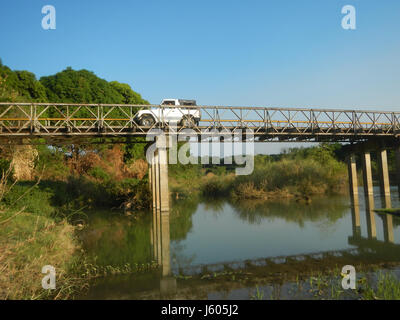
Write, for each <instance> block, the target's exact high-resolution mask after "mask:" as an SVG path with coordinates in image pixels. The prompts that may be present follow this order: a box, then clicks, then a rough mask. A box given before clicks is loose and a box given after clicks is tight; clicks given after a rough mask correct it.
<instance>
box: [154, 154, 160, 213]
mask: <svg viewBox="0 0 400 320" xmlns="http://www.w3.org/2000/svg"><path fill="white" fill-rule="evenodd" d="M154 168H155V170H154V172H155V180H154V188H155V193H154V194H155V205H156V209H157V210H158V211H160V208H161V206H160V156H159V153H158V150H156V151H155V152H154Z"/></svg>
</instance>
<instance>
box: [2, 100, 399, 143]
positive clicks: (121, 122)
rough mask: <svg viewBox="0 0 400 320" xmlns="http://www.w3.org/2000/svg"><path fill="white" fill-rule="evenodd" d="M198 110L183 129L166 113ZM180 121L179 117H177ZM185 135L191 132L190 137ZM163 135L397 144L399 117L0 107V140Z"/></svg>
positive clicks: (131, 107)
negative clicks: (148, 120) (248, 134)
mask: <svg viewBox="0 0 400 320" xmlns="http://www.w3.org/2000/svg"><path fill="white" fill-rule="evenodd" d="M187 109H198V110H200V112H201V119H200V121H199V122H198V123H196V122H195V121H194V120H193V121H192V122H191V123H190V124H189V125H187V126H182V125H181V124H180V123H179V122H178V123H176V122H170V121H167V120H166V119H168V118H170V116H171V113H173V112H178V113H179V112H181V113H182V115H183V114H185V110H187ZM141 110H150V112H151V113H152V114H154V115H155V117H156V118H157V119H160V121H159V122H158V123H155V124H154V125H152V126H150V127H145V126H141V125H140V123H139V121H138V118H137V115H138V112H139V111H141ZM178 117H179V115H178ZM187 129H190V130H189V131H188V130H187ZM154 130H162V131H163V132H165V133H166V134H181V133H184V132H185V134H186V135H194V136H199V135H201V136H219V135H221V132H222V133H224V132H225V133H228V132H239V131H242V132H243V133H244V132H245V130H251V131H252V134H253V135H254V136H255V137H256V139H255V140H256V141H265V140H273V139H276V140H278V141H287V140H301V141H302V140H309V141H358V140H366V139H369V138H371V137H391V138H397V137H398V135H399V133H400V112H387V111H365V110H364V111H362V110H336V109H300V108H267V107H221V106H196V107H191V106H190V107H189V106H185V107H175V106H173V107H171V106H160V105H117V104H61V103H60V104H43V103H0V138H7V139H13V138H34V137H44V138H46V137H47V138H51V137H54V138H68V137H73V136H79V137H81V138H90V137H130V136H146V134H148V133H149V132H152V131H154Z"/></svg>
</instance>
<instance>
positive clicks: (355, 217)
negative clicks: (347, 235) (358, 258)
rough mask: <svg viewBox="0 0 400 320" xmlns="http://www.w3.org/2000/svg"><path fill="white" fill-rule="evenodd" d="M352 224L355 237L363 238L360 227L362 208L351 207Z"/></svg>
mask: <svg viewBox="0 0 400 320" xmlns="http://www.w3.org/2000/svg"><path fill="white" fill-rule="evenodd" d="M351 222H352V226H353V237H354V238H358V237H360V236H361V227H360V207H359V206H354V205H353V206H352V207H351Z"/></svg>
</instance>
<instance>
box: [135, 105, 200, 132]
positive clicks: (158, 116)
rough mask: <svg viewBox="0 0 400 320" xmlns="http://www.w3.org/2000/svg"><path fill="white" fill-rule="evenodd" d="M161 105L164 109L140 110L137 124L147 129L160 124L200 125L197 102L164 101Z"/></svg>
mask: <svg viewBox="0 0 400 320" xmlns="http://www.w3.org/2000/svg"><path fill="white" fill-rule="evenodd" d="M160 105H161V106H162V107H163V108H157V107H153V108H150V109H145V110H140V111H139V112H138V114H137V115H136V122H137V123H138V124H139V125H141V126H145V127H151V126H152V125H154V124H155V123H160V122H168V123H170V122H175V123H176V124H178V125H181V126H184V127H191V126H193V125H198V124H199V121H200V114H201V113H200V109H199V108H197V107H196V101H195V100H183V99H164V100H163V101H161V104H160ZM174 106H179V108H174ZM185 106H187V107H186V108H185Z"/></svg>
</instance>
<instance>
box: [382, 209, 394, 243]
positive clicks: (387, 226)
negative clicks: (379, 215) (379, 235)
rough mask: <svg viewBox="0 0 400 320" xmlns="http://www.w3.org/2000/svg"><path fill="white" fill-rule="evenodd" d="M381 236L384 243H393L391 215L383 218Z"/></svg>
mask: <svg viewBox="0 0 400 320" xmlns="http://www.w3.org/2000/svg"><path fill="white" fill-rule="evenodd" d="M383 235H384V239H385V242H389V243H394V235H393V216H392V215H391V214H385V215H384V216H383Z"/></svg>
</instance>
